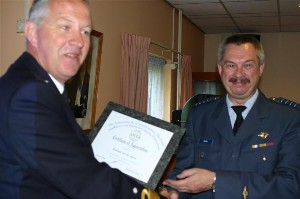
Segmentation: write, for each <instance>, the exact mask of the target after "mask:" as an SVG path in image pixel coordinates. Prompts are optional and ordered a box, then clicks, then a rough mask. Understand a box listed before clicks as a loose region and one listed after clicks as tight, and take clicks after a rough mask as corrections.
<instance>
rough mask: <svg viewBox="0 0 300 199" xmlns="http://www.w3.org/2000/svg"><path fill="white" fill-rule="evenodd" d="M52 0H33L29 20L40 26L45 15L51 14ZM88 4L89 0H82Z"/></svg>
mask: <svg viewBox="0 0 300 199" xmlns="http://www.w3.org/2000/svg"><path fill="white" fill-rule="evenodd" d="M50 1H51V0H34V1H33V2H32V5H31V8H30V11H29V18H28V20H29V21H31V22H33V23H35V24H36V25H37V27H39V26H40V25H41V23H42V21H43V20H44V19H45V17H46V16H47V15H48V14H49V2H50ZM82 1H83V2H85V3H86V4H88V0H82Z"/></svg>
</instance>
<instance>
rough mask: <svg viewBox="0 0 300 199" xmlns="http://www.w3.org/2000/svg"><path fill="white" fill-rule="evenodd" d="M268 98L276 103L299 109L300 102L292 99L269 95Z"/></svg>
mask: <svg viewBox="0 0 300 199" xmlns="http://www.w3.org/2000/svg"><path fill="white" fill-rule="evenodd" d="M269 99H270V100H271V101H273V102H276V103H279V104H283V105H286V106H289V107H291V108H295V109H297V110H300V104H299V103H297V102H294V101H292V100H289V99H285V98H283V97H271V98H269Z"/></svg>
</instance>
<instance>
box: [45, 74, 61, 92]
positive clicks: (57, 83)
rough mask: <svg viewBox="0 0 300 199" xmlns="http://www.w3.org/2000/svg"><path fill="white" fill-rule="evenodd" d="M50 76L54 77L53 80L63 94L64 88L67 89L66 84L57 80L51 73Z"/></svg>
mask: <svg viewBox="0 0 300 199" xmlns="http://www.w3.org/2000/svg"><path fill="white" fill-rule="evenodd" d="M48 74H49V73H48ZM49 76H50V78H51V79H52V81H53V82H54V84H55V86H56V87H57V89H58V90H59V92H60V94H63V92H64V89H65V85H64V84H62V83H60V82H59V81H57V80H56V79H55V78H54V77H53V76H52V75H51V74H49Z"/></svg>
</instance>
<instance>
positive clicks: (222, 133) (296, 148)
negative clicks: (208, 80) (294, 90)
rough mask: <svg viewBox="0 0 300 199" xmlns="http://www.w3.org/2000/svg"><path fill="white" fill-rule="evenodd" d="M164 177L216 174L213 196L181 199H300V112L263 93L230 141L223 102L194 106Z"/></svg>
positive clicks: (228, 122)
mask: <svg viewBox="0 0 300 199" xmlns="http://www.w3.org/2000/svg"><path fill="white" fill-rule="evenodd" d="M186 128H187V131H186V134H185V136H184V138H183V140H182V143H181V144H180V147H179V150H178V153H177V155H176V166H175V168H174V170H173V171H172V172H171V173H170V174H169V176H168V178H172V179H176V175H177V174H179V173H180V172H182V171H183V170H185V169H188V168H193V167H198V168H204V169H208V170H212V171H215V172H216V184H215V193H213V192H212V191H206V192H203V193H198V194H182V195H181V197H180V199H183V198H193V199H212V198H215V199H242V198H244V197H243V191H244V189H245V187H246V190H247V192H248V196H247V197H246V198H247V199H298V198H300V197H299V195H298V194H299V187H300V112H299V111H297V110H296V109H293V108H291V107H287V106H285V105H281V104H278V103H276V102H272V101H271V100H269V99H267V98H266V97H265V96H264V95H263V94H262V93H261V92H260V93H259V96H258V99H257V100H256V102H255V104H254V105H253V107H252V109H251V110H250V112H249V113H248V115H247V117H246V118H245V120H244V122H243V124H242V126H241V127H240V129H239V130H238V132H237V135H236V136H234V135H233V132H232V127H231V123H230V119H229V114H228V109H227V104H226V100H225V98H223V99H220V100H217V101H213V102H208V103H206V104H202V105H199V106H197V107H195V108H194V109H193V110H192V111H191V112H190V113H189V117H188V122H187V125H186Z"/></svg>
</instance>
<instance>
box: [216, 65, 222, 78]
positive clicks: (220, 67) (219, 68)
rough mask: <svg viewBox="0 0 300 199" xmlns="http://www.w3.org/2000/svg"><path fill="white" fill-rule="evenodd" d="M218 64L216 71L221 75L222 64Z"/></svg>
mask: <svg viewBox="0 0 300 199" xmlns="http://www.w3.org/2000/svg"><path fill="white" fill-rule="evenodd" d="M217 65H218V72H219V75H220V76H221V73H222V66H221V65H220V64H217Z"/></svg>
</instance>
